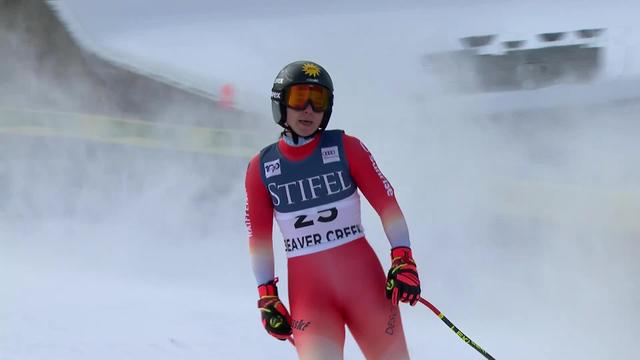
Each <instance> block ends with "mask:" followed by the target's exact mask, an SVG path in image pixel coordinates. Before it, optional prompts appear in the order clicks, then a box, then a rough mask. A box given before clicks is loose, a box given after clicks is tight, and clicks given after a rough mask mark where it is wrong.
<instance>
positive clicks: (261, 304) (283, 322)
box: [258, 278, 291, 340]
mask: <svg viewBox="0 0 640 360" xmlns="http://www.w3.org/2000/svg"><path fill="white" fill-rule="evenodd" d="M277 282H278V278H275V279H274V280H273V281H269V282H268V283H266V284H262V285H260V286H258V293H259V294H260V300H258V308H259V309H260V314H261V315H262V325H263V326H264V328H265V329H266V330H267V332H268V333H269V335H271V336H273V337H275V338H276V339H278V340H287V339H288V338H289V337H290V336H291V316H290V315H289V311H287V308H286V307H285V306H284V305H283V304H282V302H281V301H280V298H279V297H278V288H277V287H276V283H277Z"/></svg>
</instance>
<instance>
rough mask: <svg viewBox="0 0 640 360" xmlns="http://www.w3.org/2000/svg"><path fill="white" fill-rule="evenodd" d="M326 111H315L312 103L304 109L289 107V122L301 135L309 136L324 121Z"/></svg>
mask: <svg viewBox="0 0 640 360" xmlns="http://www.w3.org/2000/svg"><path fill="white" fill-rule="evenodd" d="M323 116H324V112H315V111H313V109H312V108H311V104H307V107H306V108H305V109H304V110H294V109H291V108H287V124H289V127H291V129H292V130H293V131H294V132H295V133H296V134H298V135H300V136H309V135H311V134H313V133H314V132H316V130H318V128H319V127H320V123H321V122H322V117H323Z"/></svg>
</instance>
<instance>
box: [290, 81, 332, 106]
mask: <svg viewBox="0 0 640 360" xmlns="http://www.w3.org/2000/svg"><path fill="white" fill-rule="evenodd" d="M284 101H285V104H287V107H289V108H291V109H294V110H304V109H306V108H307V105H309V104H311V108H312V109H313V111H315V112H323V111H326V110H327V109H328V108H329V103H330V102H331V93H330V92H329V89H327V88H326V87H324V86H320V85H314V84H296V85H291V86H290V87H289V88H288V89H287V90H286V91H285V97H284Z"/></svg>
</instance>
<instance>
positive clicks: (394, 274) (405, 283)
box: [386, 246, 420, 306]
mask: <svg viewBox="0 0 640 360" xmlns="http://www.w3.org/2000/svg"><path fill="white" fill-rule="evenodd" d="M386 290H387V292H386V293H387V298H388V299H391V302H392V303H393V304H394V305H398V301H402V302H408V303H409V304H411V306H413V305H415V304H416V303H417V302H418V299H420V278H419V277H418V269H417V267H416V262H415V261H414V260H413V255H412V254H411V248H409V247H405V246H399V247H395V248H393V249H391V269H389V273H388V274H387V287H386Z"/></svg>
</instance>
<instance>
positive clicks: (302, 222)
mask: <svg viewBox="0 0 640 360" xmlns="http://www.w3.org/2000/svg"><path fill="white" fill-rule="evenodd" d="M316 215H317V217H316V219H315V220H313V219H309V217H310V216H309V215H298V216H296V222H295V223H294V224H293V226H294V227H295V228H296V229H300V228H303V227H306V226H311V225H313V224H314V223H315V222H314V221H317V222H321V223H328V222H331V221H333V220H335V219H336V218H337V217H338V209H336V208H330V209H325V210H320V211H318V213H317V214H316Z"/></svg>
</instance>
